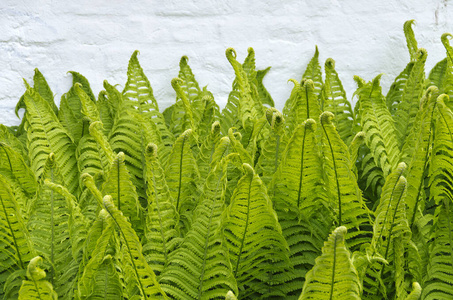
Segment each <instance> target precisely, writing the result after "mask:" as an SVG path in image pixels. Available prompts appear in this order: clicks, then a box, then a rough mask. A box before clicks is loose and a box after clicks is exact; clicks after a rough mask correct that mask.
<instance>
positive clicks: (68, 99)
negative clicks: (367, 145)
mask: <svg viewBox="0 0 453 300" xmlns="http://www.w3.org/2000/svg"><path fill="white" fill-rule="evenodd" d="M58 119H59V120H60V123H61V125H63V127H64V128H65V129H66V131H67V132H68V135H69V136H70V137H71V138H72V140H73V141H74V144H76V145H77V144H78V143H79V140H80V138H81V137H82V135H83V132H84V127H83V126H84V125H85V124H84V123H83V114H82V104H81V103H80V99H79V97H78V96H77V94H76V92H75V90H74V87H71V89H70V90H69V91H68V92H67V93H66V94H64V95H62V96H61V100H60V110H59V111H58Z"/></svg>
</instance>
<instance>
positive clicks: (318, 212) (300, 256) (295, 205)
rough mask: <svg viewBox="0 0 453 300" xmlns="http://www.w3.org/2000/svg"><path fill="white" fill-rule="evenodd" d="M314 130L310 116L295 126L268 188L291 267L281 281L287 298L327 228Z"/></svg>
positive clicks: (328, 219) (309, 264)
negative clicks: (287, 249)
mask: <svg viewBox="0 0 453 300" xmlns="http://www.w3.org/2000/svg"><path fill="white" fill-rule="evenodd" d="M315 130H316V123H315V121H314V120H313V119H308V120H306V121H305V122H304V123H303V124H301V125H299V126H297V127H296V129H295V130H294V133H293V136H292V137H291V139H290V140H289V142H288V145H287V147H286V149H285V152H284V154H283V157H282V162H281V165H280V167H279V169H278V172H276V173H275V175H274V178H273V181H272V184H271V187H270V191H269V195H270V197H271V200H272V202H273V204H274V208H275V210H276V212H277V215H278V220H279V223H280V225H281V227H282V232H283V236H284V238H285V239H286V241H287V242H288V245H289V248H290V257H289V258H290V261H291V263H292V267H293V268H294V271H293V270H291V271H290V272H289V273H288V276H289V277H290V279H291V280H288V282H286V283H285V289H286V297H287V298H288V297H291V296H293V297H295V296H298V295H300V292H301V288H302V286H301V284H300V283H301V281H304V279H305V274H306V272H307V271H308V270H310V269H311V268H312V267H313V265H314V263H315V258H316V257H317V256H318V255H319V254H320V253H321V248H322V243H323V241H324V240H325V239H326V238H327V235H328V234H329V231H330V224H331V216H330V214H329V213H327V210H326V206H328V205H329V204H330V203H328V202H329V200H328V197H327V195H326V191H325V187H324V182H323V177H322V165H321V159H320V157H319V156H318V148H317V140H316V137H315Z"/></svg>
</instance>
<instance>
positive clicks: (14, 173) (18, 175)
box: [0, 142, 37, 197]
mask: <svg viewBox="0 0 453 300" xmlns="http://www.w3.org/2000/svg"><path fill="white" fill-rule="evenodd" d="M0 174H2V175H3V176H5V177H7V178H9V179H10V180H12V181H14V182H16V183H17V184H18V185H19V186H20V187H21V188H22V189H23V191H24V192H25V193H26V195H27V196H28V197H33V196H34V194H35V193H36V188H37V182H36V178H35V175H34V174H33V172H32V171H31V170H30V168H29V167H28V165H27V164H26V162H25V161H24V159H23V157H22V156H21V155H20V154H19V153H18V152H16V151H15V150H14V149H13V148H12V147H10V146H9V145H8V144H5V143H4V142H0Z"/></svg>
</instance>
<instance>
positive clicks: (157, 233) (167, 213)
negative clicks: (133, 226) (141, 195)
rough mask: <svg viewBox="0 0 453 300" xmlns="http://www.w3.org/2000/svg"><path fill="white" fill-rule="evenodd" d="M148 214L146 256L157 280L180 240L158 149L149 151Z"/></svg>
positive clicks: (152, 145) (174, 210)
mask: <svg viewBox="0 0 453 300" xmlns="http://www.w3.org/2000/svg"><path fill="white" fill-rule="evenodd" d="M146 176H147V191H146V194H147V196H148V198H147V200H148V203H149V204H148V213H147V215H146V227H145V239H144V241H143V255H144V256H145V258H146V260H147V262H148V264H149V265H150V266H151V267H152V268H153V270H154V272H155V273H156V275H157V276H159V275H160V273H161V272H162V271H163V270H164V266H165V265H166V264H167V262H168V256H169V254H170V253H171V252H172V251H173V250H174V249H175V248H176V242H177V238H178V237H179V230H178V226H177V225H178V222H179V215H178V213H177V211H176V207H175V201H174V199H173V197H172V196H171V194H170V190H169V188H168V186H167V182H166V180H165V174H164V171H163V169H162V167H161V166H160V163H159V160H158V158H157V146H156V145H154V144H149V145H148V146H147V147H146Z"/></svg>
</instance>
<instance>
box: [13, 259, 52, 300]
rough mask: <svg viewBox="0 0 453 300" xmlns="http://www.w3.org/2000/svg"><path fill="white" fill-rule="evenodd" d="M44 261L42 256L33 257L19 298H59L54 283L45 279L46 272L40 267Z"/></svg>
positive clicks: (23, 299) (21, 299) (22, 299)
mask: <svg viewBox="0 0 453 300" xmlns="http://www.w3.org/2000/svg"><path fill="white" fill-rule="evenodd" d="M41 261H42V258H41V257H40V256H36V257H35V258H33V259H32V260H31V261H30V263H29V264H28V267H27V277H28V278H29V280H24V282H23V283H22V286H21V287H20V291H19V299H20V300H25V299H27V300H28V299H40V300H41V299H42V300H43V299H58V296H57V293H56V292H55V291H54V290H53V287H52V285H51V284H50V283H49V282H48V281H46V280H44V278H45V277H46V272H44V270H42V269H41V268H39V267H38V264H39V263H40V262H41Z"/></svg>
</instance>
